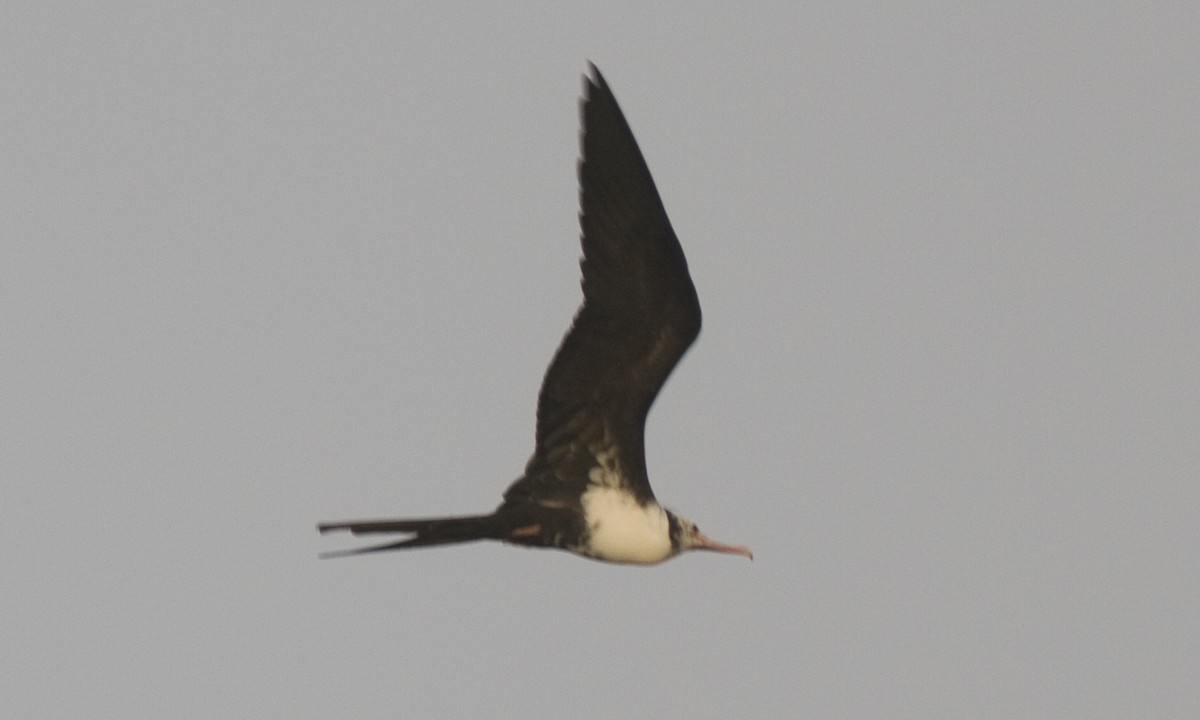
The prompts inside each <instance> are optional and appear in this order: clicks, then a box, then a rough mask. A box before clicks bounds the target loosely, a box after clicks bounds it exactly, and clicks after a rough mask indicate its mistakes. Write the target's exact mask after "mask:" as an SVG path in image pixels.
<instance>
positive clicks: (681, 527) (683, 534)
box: [667, 510, 754, 560]
mask: <svg viewBox="0 0 1200 720" xmlns="http://www.w3.org/2000/svg"><path fill="white" fill-rule="evenodd" d="M667 520H668V521H669V522H670V526H671V529H670V533H671V547H672V548H673V549H674V550H675V552H677V553H681V552H683V551H685V550H711V551H713V552H721V553H729V554H730V555H745V556H746V557H748V558H750V559H751V560H753V559H754V553H752V552H750V548H748V547H746V546H744V545H726V544H725V543H719V542H717V541H716V540H713V539H712V538H710V537H708V536H707V535H705V534H704V533H702V532H700V528H698V527H696V523H694V522H692V521H691V520H688V519H687V518H685V517H680V516H678V515H676V514H675V513H673V512H671V511H670V510H668V511H667Z"/></svg>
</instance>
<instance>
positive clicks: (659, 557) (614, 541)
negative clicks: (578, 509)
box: [580, 485, 672, 565]
mask: <svg viewBox="0 0 1200 720" xmlns="http://www.w3.org/2000/svg"><path fill="white" fill-rule="evenodd" d="M580 500H581V502H582V504H583V516H584V520H585V521H586V522H587V527H588V531H589V533H590V538H589V542H588V546H587V547H586V548H580V550H581V551H583V552H585V553H586V554H588V555H591V556H592V557H595V558H598V559H600V560H607V561H609V562H620V563H638V564H643V565H650V564H653V563H658V562H662V561H663V560H666V559H667V558H669V557H671V555H672V550H671V527H670V522H669V521H668V520H667V511H666V510H663V509H662V508H661V507H659V505H658V504H657V503H650V504H648V505H642V504H640V503H639V502H638V501H637V499H636V498H634V497H633V496H632V495H630V494H629V493H628V492H626V491H625V490H621V489H618V488H616V487H610V486H603V485H593V486H592V487H590V488H588V489H587V491H586V492H584V494H583V497H582V498H580Z"/></svg>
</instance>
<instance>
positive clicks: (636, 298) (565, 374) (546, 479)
mask: <svg viewBox="0 0 1200 720" xmlns="http://www.w3.org/2000/svg"><path fill="white" fill-rule="evenodd" d="M591 76H592V77H590V78H587V79H586V83H585V86H584V99H583V103H582V116H583V133H582V140H581V145H582V157H581V159H580V162H579V184H580V205H581V210H580V214H579V224H580V227H581V230H582V236H581V243H582V245H583V259H582V260H581V262H580V267H581V268H582V270H583V283H582V284H583V305H582V307H580V309H579V312H578V313H577V314H576V316H575V320H574V322H573V323H572V325H571V329H570V330H569V331H568V332H567V335H566V337H565V338H564V339H563V342H562V345H561V346H560V347H559V349H558V352H557V353H556V354H555V356H554V360H553V361H552V362H551V363H550V367H549V369H548V370H547V372H546V377H545V379H544V380H543V382H542V390H541V394H540V395H539V397H538V413H537V448H536V450H535V451H534V455H533V458H531V459H530V461H529V466H528V467H527V468H526V474H525V477H523V478H521V479H520V480H518V481H517V482H515V483H513V485H512V487H510V488H509V489H508V491H507V492H506V493H505V499H506V500H510V501H511V500H514V499H517V498H518V497H519V496H523V495H536V496H552V495H554V494H556V493H558V492H566V491H568V490H573V491H575V492H576V493H577V492H578V490H579V485H580V484H583V483H587V482H608V483H618V482H619V483H620V484H622V485H624V486H626V487H628V488H629V489H631V490H632V491H633V492H634V493H635V494H636V495H637V496H638V497H639V498H641V499H643V500H650V499H653V497H654V494H653V491H652V490H651V489H650V483H649V480H648V478H647V475H646V457H645V446H644V440H643V431H644V428H645V422H646V414H647V413H648V412H649V410H650V406H651V405H652V404H653V403H654V398H655V397H656V396H657V395H658V391H659V389H660V388H661V387H662V385H663V383H664V382H666V379H667V376H668V375H670V374H671V370H673V369H674V367H675V365H676V364H677V363H678V362H679V359H680V358H681V357H682V356H683V354H684V352H686V351H687V349H688V347H689V346H690V345H691V344H692V342H693V341H694V340H695V339H696V336H697V335H698V334H699V333H700V303H699V300H698V299H697V298H696V289H695V287H694V286H693V285H692V280H691V277H690V276H689V275H688V268H687V261H686V260H685V259H684V256H683V250H682V248H680V246H679V240H678V238H676V237H675V231H674V230H672V229H671V222H670V221H669V220H668V219H667V213H666V210H664V209H663V205H662V200H661V199H660V198H659V196H658V190H657V189H656V188H655V187H654V180H653V179H652V178H651V177H650V170H649V168H647V167H646V161H645V160H644V159H643V158H642V153H641V151H640V150H639V149H638V146H637V141H636V140H634V137H633V133H632V132H631V131H630V129H629V125H628V123H626V121H625V117H624V115H622V114H621V109H620V107H618V105H617V100H616V98H614V97H613V94H612V91H611V90H609V88H608V84H607V83H606V82H605V81H604V77H603V76H602V75H601V74H600V71H599V70H597V69H596V67H595V66H594V65H593V66H591ZM598 465H599V466H601V469H602V470H606V472H604V473H602V474H600V475H596V473H595V469H596V467H597V466H598Z"/></svg>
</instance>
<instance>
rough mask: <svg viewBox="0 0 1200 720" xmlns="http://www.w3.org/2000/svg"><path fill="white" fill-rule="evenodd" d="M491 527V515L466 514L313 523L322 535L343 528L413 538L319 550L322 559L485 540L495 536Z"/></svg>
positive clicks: (351, 531)
mask: <svg viewBox="0 0 1200 720" xmlns="http://www.w3.org/2000/svg"><path fill="white" fill-rule="evenodd" d="M495 526H496V522H495V516H494V515H470V516H460V517H446V518H420V519H417V520H364V521H356V522H341V523H321V524H320V525H317V529H318V530H320V531H321V533H322V534H324V533H327V532H337V531H339V530H346V531H349V532H350V533H351V534H353V535H369V534H376V533H409V534H411V535H413V537H410V538H408V539H406V540H400V541H398V542H390V543H384V544H382V545H370V546H368V547H364V548H355V549H353V550H335V551H333V552H327V553H321V557H322V558H334V557H345V556H347V555H362V554H363V553H373V552H381V551H383V550H402V549H405V548H414V547H425V546H428V545H449V544H451V543H461V542H471V541H472V540H487V539H489V538H494V537H496V531H495Z"/></svg>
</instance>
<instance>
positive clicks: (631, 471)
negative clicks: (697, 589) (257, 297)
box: [317, 63, 754, 565]
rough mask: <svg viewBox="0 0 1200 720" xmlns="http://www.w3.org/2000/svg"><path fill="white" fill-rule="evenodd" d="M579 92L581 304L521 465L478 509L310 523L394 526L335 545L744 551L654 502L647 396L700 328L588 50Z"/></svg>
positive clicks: (594, 552) (650, 561)
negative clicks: (495, 501)
mask: <svg viewBox="0 0 1200 720" xmlns="http://www.w3.org/2000/svg"><path fill="white" fill-rule="evenodd" d="M583 81H584V85H583V98H582V100H581V101H580V108H581V109H580V115H581V120H582V130H581V133H580V146H581V147H580V159H579V161H578V166H577V171H578V179H579V197H580V209H579V224H580V244H581V246H582V258H581V259H580V263H579V264H580V269H581V272H582V276H583V277H582V282H581V285H582V289H583V298H584V299H583V304H582V305H581V306H580V307H579V309H578V310H577V312H576V315H575V318H574V320H573V321H572V323H571V326H570V328H569V330H568V331H567V333H566V335H565V336H564V338H563V340H562V343H561V345H560V346H559V348H558V350H557V352H556V353H555V355H554V357H553V360H552V361H551V363H550V365H549V367H548V369H547V371H546V374H545V377H544V379H543V381H542V386H541V391H540V392H539V394H538V401H537V421H536V433H535V446H534V451H533V455H532V457H530V459H529V462H528V463H527V464H526V467H525V471H524V474H523V475H522V476H521V477H520V478H518V479H517V480H516V481H514V482H513V483H512V484H511V485H510V486H509V487H508V489H507V490H506V491H505V492H504V495H503V500H502V502H501V503H500V505H499V506H498V507H497V508H496V510H495V511H494V512H492V513H489V514H484V515H469V516H455V517H437V518H420V519H388V520H363V521H349V522H331V523H320V524H319V525H318V526H317V527H318V529H319V531H320V532H321V533H329V532H335V531H348V532H350V533H352V534H354V535H371V534H394V535H401V536H404V537H403V539H400V540H393V541H391V542H387V543H384V544H380V545H373V546H368V547H362V548H356V549H351V550H341V551H334V552H328V553H324V554H322V557H340V556H346V555H360V554H364V553H376V552H381V551H386V550H405V549H412V548H422V547H430V546H437V545H449V544H454V543H465V542H471V541H475V540H499V541H502V542H506V543H510V544H513V545H518V546H525V547H541V548H556V549H561V550H566V551H569V552H572V553H575V554H577V555H580V556H583V557H585V558H590V559H593V560H599V561H605V562H610V563H623V564H633V565H654V564H657V563H660V562H662V561H664V560H667V559H670V558H672V557H675V556H677V555H679V554H680V553H682V552H685V551H688V550H709V551H714V552H718V553H729V554H733V555H742V556H745V557H747V558H750V559H752V560H753V558H754V556H753V554H752V553H751V551H750V549H749V548H747V547H744V546H740V545H727V544H724V543H720V542H717V541H715V540H713V539H711V538H709V537H708V536H707V535H705V534H704V533H702V532H700V530H699V528H697V527H696V524H695V523H693V522H691V521H690V520H687V519H686V518H684V517H682V516H680V515H677V514H676V513H674V512H672V511H670V510H667V509H666V508H664V507H663V506H662V505H660V504H659V503H658V501H657V499H656V498H655V496H654V492H653V490H651V488H650V480H649V477H648V476H647V471H646V452H645V424H646V416H647V414H648V413H649V411H650V407H651V405H652V404H653V403H654V400H655V398H656V397H657V396H658V393H659V390H660V389H661V388H662V386H663V384H664V383H665V382H666V380H667V377H668V376H669V375H670V374H671V371H672V370H674V369H675V366H676V365H677V364H678V363H679V360H680V358H682V357H683V355H684V353H685V352H687V350H688V348H689V347H691V345H692V343H693V342H694V341H695V340H696V337H697V336H698V335H699V333H700V301H699V299H698V297H697V295H696V288H695V286H694V285H693V283H692V279H691V276H690V275H689V273H688V266H687V260H686V259H685V258H684V254H683V249H682V247H681V246H680V244H679V239H678V238H677V237H676V235H675V231H674V230H673V229H672V227H671V222H670V220H669V219H668V218H667V212H666V209H665V208H664V207H663V203H662V199H661V198H660V197H659V194H658V189H657V188H656V187H655V184H654V180H653V178H652V177H651V175H650V170H649V168H648V167H647V165H646V161H645V159H644V158H643V156H642V152H641V150H640V148H639V147H638V144H637V141H636V140H635V139H634V136H633V132H632V131H631V130H630V128H629V123H628V122H627V121H626V119H625V116H624V114H623V113H622V112H621V108H620V106H619V105H618V104H617V100H616V98H615V97H614V96H613V93H612V90H611V89H610V88H609V86H608V83H607V82H606V81H605V79H604V76H603V75H602V74H601V73H600V70H599V69H598V68H596V66H595V65H594V64H592V63H588V73H587V74H585V75H584V78H583Z"/></svg>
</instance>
